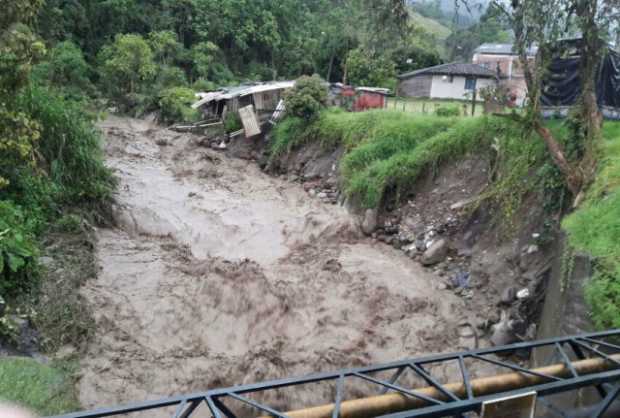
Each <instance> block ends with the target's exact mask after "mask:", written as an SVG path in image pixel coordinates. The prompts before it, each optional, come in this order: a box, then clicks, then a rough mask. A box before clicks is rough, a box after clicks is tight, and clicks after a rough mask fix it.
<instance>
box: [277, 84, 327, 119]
mask: <svg viewBox="0 0 620 418" xmlns="http://www.w3.org/2000/svg"><path fill="white" fill-rule="evenodd" d="M284 100H285V105H286V111H287V113H288V114H289V115H291V116H295V117H298V118H302V119H305V120H307V121H310V120H313V119H316V118H317V117H318V115H319V112H320V111H321V110H322V109H324V108H325V106H326V104H327V88H326V87H325V85H324V83H323V80H322V79H321V77H319V76H318V75H313V76H312V77H308V76H303V77H301V78H299V79H298V80H297V82H296V83H295V87H293V89H292V90H291V91H290V92H288V93H287V94H286V96H285V98H284Z"/></svg>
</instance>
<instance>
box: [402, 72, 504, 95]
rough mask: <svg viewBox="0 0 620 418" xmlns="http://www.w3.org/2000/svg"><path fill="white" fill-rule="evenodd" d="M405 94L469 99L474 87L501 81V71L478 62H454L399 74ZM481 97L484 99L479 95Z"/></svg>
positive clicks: (482, 86)
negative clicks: (499, 74)
mask: <svg viewBox="0 0 620 418" xmlns="http://www.w3.org/2000/svg"><path fill="white" fill-rule="evenodd" d="M398 79H399V83H398V92H397V94H398V95H399V96H401V97H419V98H428V99H453V100H466V99H467V98H469V97H471V95H472V94H473V93H474V91H478V90H480V89H482V88H485V87H489V86H496V85H497V74H496V72H495V71H493V70H490V69H488V68H486V67H484V66H481V65H478V64H466V63H451V64H442V65H436V66H434V67H429V68H423V69H421V70H416V71H411V72H409V73H405V74H401V75H399V76H398ZM478 100H480V99H478Z"/></svg>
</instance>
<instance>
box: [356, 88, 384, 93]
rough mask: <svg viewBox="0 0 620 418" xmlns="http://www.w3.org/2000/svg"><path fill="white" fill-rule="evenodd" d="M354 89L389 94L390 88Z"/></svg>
mask: <svg viewBox="0 0 620 418" xmlns="http://www.w3.org/2000/svg"><path fill="white" fill-rule="evenodd" d="M355 91H367V92H370V93H378V94H390V89H384V88H381V87H357V88H356V89H355Z"/></svg>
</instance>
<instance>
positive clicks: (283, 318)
mask: <svg viewBox="0 0 620 418" xmlns="http://www.w3.org/2000/svg"><path fill="white" fill-rule="evenodd" d="M101 128H102V129H103V131H104V132H105V135H106V153H107V163H108V165H109V166H110V167H111V168H112V169H113V170H114V171H115V173H116V175H117V176H118V178H119V182H120V184H119V191H118V194H117V205H116V209H115V213H116V219H117V222H118V227H116V228H114V229H101V230H99V231H98V246H97V258H98V263H99V274H98V277H96V278H95V279H93V280H91V281H90V282H88V284H87V285H86V286H85V287H84V289H83V293H84V295H85V296H86V298H87V300H88V301H89V303H90V305H91V307H92V309H93V312H94V316H95V319H96V323H97V335H96V337H95V338H94V340H93V341H92V342H91V344H90V346H89V348H88V351H87V353H86V355H85V356H84V359H83V360H82V364H81V366H82V375H81V379H80V383H79V390H80V398H81V402H82V404H83V406H84V407H87V408H92V407H100V406H109V405H116V404H119V403H127V402H132V401H138V400H145V399H154V398H159V397H163V396H171V395H177V394H183V393H189V392H195V391H202V390H206V389H209V388H215V387H221V386H229V385H235V384H243V383H251V382H255V381H261V380H265V379H274V378H282V377H291V376H295V375H303V374H307V373H312V372H320V371H329V370H333V369H337V368H341V367H347V366H357V365H365V364H372V363H379V362H387V361H393V360H398V359H401V358H404V357H411V356H413V355H418V354H423V353H430V352H438V351H454V350H457V349H458V348H459V347H456V346H455V344H454V341H458V337H457V325H458V323H459V320H460V319H462V318H463V315H464V314H463V312H464V311H466V308H467V307H466V306H465V303H466V302H464V301H463V300H461V299H459V298H457V297H456V296H454V295H453V294H452V293H451V292H445V291H444V292H440V291H438V290H436V289H435V287H436V279H435V278H434V277H433V276H432V275H430V274H429V273H428V272H426V271H425V270H424V269H423V268H422V267H420V266H418V265H417V264H415V263H413V262H412V261H411V260H410V259H409V258H407V257H406V256H405V255H404V254H403V253H402V252H400V251H397V250H394V249H392V248H391V247H388V246H385V245H384V244H380V243H376V242H373V241H372V240H371V239H368V238H364V237H362V236H361V235H360V233H359V232H358V227H357V226H356V225H357V222H356V220H355V218H354V217H353V216H351V215H349V214H348V213H347V212H346V210H345V209H344V208H342V207H339V206H331V205H325V204H323V203H321V202H320V201H319V200H315V199H313V198H311V197H309V196H308V195H307V194H306V193H305V192H304V190H303V188H302V187H301V186H300V185H299V184H293V183H289V182H287V181H285V180H283V179H280V178H274V177H271V176H269V175H267V174H265V173H263V172H261V171H260V170H259V169H258V167H257V166H256V165H255V163H252V162H248V161H242V160H238V159H232V158H228V157H226V156H225V155H223V154H218V153H217V152H215V151H212V150H209V149H207V148H204V147H201V146H200V145H199V141H198V139H199V138H197V137H194V136H192V135H187V134H179V133H175V132H172V131H168V130H165V129H161V128H158V127H156V126H154V125H151V124H149V123H148V122H145V121H140V120H132V119H121V118H115V117H112V118H109V119H108V120H106V121H105V122H104V123H102V125H101ZM313 396H314V397H315V399H318V398H316V396H320V394H316V393H315V394H313V395H312V394H311V395H308V396H307V397H304V396H301V395H295V402H292V401H291V399H290V398H287V397H286V396H283V395H282V396H277V397H275V398H274V399H273V405H274V406H277V407H278V406H279V407H282V408H288V407H296V406H299V405H298V403H299V402H304V401H310V400H312V399H310V398H312V397H313ZM293 403H295V404H293ZM149 416H155V417H157V416H159V415H157V414H156V413H151V414H149Z"/></svg>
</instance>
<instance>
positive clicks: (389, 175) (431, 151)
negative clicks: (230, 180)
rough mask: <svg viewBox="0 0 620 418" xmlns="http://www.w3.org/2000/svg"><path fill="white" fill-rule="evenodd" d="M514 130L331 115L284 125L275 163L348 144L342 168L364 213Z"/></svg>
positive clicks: (381, 113) (377, 114)
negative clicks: (303, 151) (302, 151)
mask: <svg viewBox="0 0 620 418" xmlns="http://www.w3.org/2000/svg"><path fill="white" fill-rule="evenodd" d="M513 128H514V127H513V126H512V125H511V123H509V122H507V121H504V120H502V121H500V120H497V119H495V118H490V117H477V118H442V117H437V116H421V115H414V114H410V113H404V112H400V111H393V110H377V111H371V112H364V113H345V112H342V111H339V110H328V111H325V112H323V113H322V114H321V116H320V117H319V119H318V120H317V121H315V122H314V123H312V124H311V125H309V126H305V125H304V124H303V123H302V122H301V121H299V120H297V119H288V120H285V121H284V122H283V123H281V124H280V125H279V126H278V127H277V129H276V131H275V135H274V142H273V144H272V158H275V157H278V156H280V155H282V154H283V153H285V152H287V151H288V150H291V149H292V148H294V147H295V146H297V145H300V144H302V143H305V142H308V141H322V142H323V143H324V144H328V145H330V146H334V145H337V144H343V145H344V146H345V147H346V149H347V153H346V155H345V157H344V158H343V160H342V163H341V172H342V175H343V179H344V186H345V192H346V193H347V195H348V196H349V197H350V198H352V199H354V200H356V201H359V203H361V205H362V206H364V207H376V206H379V205H380V204H381V202H382V200H383V198H384V196H385V193H386V191H388V190H393V189H394V188H396V191H397V192H406V191H407V190H408V189H409V188H410V187H411V185H412V184H413V183H414V182H415V180H416V179H417V177H418V176H419V175H420V174H421V173H422V172H423V171H424V170H425V169H426V168H430V167H432V166H433V165H436V164H438V163H440V162H441V161H444V160H446V159H448V158H452V157H454V158H458V157H459V156H461V155H463V154H466V153H467V152H469V151H471V150H473V149H477V148H478V147H480V146H484V149H486V150H490V149H491V148H490V146H491V143H492V142H493V141H494V140H495V138H497V137H502V138H503V137H505V136H506V135H507V134H508V133H509V132H510V133H511V137H516V136H517V135H516V134H514V132H512V131H511V130H512V129H513Z"/></svg>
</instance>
